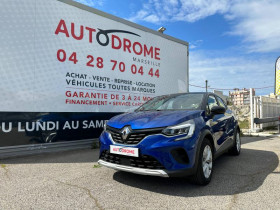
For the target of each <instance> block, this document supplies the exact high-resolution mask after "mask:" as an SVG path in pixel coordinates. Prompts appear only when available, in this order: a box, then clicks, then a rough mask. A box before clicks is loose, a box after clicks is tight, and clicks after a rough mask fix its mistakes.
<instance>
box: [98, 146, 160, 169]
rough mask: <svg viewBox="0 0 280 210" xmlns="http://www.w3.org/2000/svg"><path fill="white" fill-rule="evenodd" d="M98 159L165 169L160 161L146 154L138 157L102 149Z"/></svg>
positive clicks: (140, 166)
mask: <svg viewBox="0 0 280 210" xmlns="http://www.w3.org/2000/svg"><path fill="white" fill-rule="evenodd" d="M100 159H101V160H104V161H106V162H110V163H115V164H119V165H125V166H132V167H136V168H148V169H165V168H164V166H163V165H161V164H160V162H158V161H157V160H156V159H155V158H153V157H151V156H148V155H142V156H140V157H128V156H123V155H117V154H112V153H110V152H109V151H108V150H104V151H103V152H102V153H101V155H100Z"/></svg>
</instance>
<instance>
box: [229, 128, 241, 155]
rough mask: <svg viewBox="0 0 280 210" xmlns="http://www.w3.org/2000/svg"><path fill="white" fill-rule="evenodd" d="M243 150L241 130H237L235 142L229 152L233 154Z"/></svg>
mask: <svg viewBox="0 0 280 210" xmlns="http://www.w3.org/2000/svg"><path fill="white" fill-rule="evenodd" d="M240 152H241V138H240V132H239V131H238V130H237V131H236V133H235V135H234V144H233V146H232V148H231V149H230V150H229V153H230V154H231V155H236V156H237V155H239V154H240Z"/></svg>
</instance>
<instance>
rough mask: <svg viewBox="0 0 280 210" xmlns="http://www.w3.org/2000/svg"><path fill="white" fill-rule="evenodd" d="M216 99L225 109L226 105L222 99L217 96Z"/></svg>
mask: <svg viewBox="0 0 280 210" xmlns="http://www.w3.org/2000/svg"><path fill="white" fill-rule="evenodd" d="M217 99H218V101H219V104H220V106H222V107H224V108H225V109H226V108H227V106H226V105H225V103H224V101H223V100H222V99H221V98H220V97H217Z"/></svg>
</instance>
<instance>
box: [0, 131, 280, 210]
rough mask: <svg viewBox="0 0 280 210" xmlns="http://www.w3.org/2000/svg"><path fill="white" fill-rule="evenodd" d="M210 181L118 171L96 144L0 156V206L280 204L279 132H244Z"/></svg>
mask: <svg viewBox="0 0 280 210" xmlns="http://www.w3.org/2000/svg"><path fill="white" fill-rule="evenodd" d="M242 141H243V145H242V153H241V155H240V156H238V157H234V156H230V155H227V154H226V155H223V156H221V157H220V158H218V159H217V160H216V162H215V166H214V174H213V177H212V182H211V183H210V184H209V185H207V186H204V187H201V186H196V185H193V184H191V183H190V182H188V180H187V179H183V178H158V177H151V176H142V175H135V174H129V173H125V172H117V171H114V170H112V169H108V168H105V167H100V166H99V165H98V164H97V160H98V150H96V149H95V150H90V149H88V150H77V151H68V152H61V153H55V154H54V153H53V154H42V155H37V156H29V157H20V158H12V159H5V160H0V209H280V165H279V157H280V137H275V136H274V137H273V136H270V137H243V138H242Z"/></svg>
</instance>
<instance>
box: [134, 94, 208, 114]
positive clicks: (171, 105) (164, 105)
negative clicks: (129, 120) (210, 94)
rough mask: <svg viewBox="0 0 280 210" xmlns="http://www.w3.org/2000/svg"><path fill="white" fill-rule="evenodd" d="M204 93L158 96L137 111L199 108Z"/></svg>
mask: <svg viewBox="0 0 280 210" xmlns="http://www.w3.org/2000/svg"><path fill="white" fill-rule="evenodd" d="M203 95H204V94H197V93H196V94H192V93H187V94H182V95H167V96H158V97H155V98H153V99H152V100H150V101H148V102H147V103H145V104H143V105H142V106H141V107H139V108H138V109H137V110H136V111H150V110H157V111H163V110H187V109H190V110H195V109H199V108H200V105H201V103H202V99H203Z"/></svg>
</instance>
